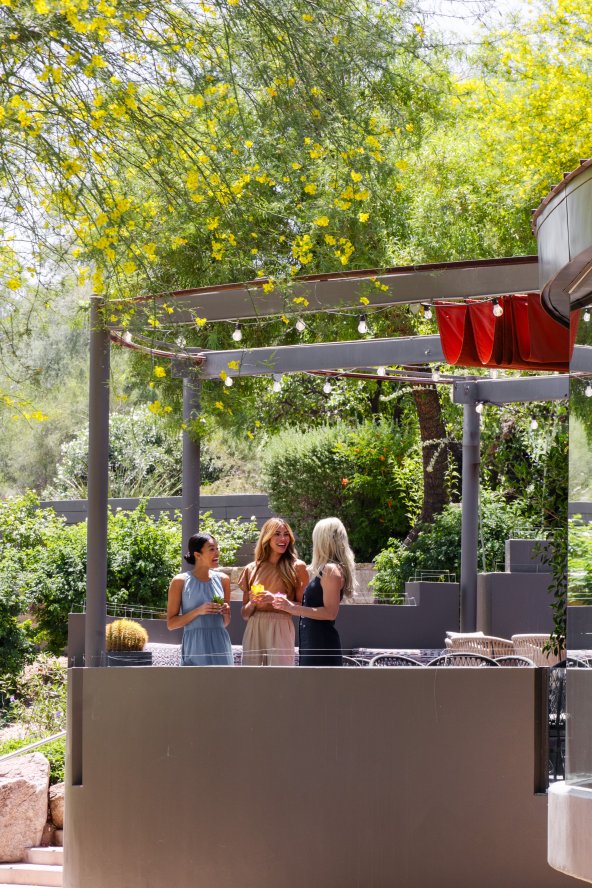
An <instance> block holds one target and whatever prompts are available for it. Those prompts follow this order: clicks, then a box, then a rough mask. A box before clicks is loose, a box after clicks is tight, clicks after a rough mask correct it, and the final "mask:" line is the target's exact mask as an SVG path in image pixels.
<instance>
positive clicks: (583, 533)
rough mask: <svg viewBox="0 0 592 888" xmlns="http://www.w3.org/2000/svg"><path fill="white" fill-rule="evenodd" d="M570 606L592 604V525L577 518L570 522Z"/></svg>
mask: <svg viewBox="0 0 592 888" xmlns="http://www.w3.org/2000/svg"><path fill="white" fill-rule="evenodd" d="M568 567H569V575H568V577H569V586H568V601H569V604H588V605H590V604H592V524H584V523H583V522H582V520H581V518H578V517H577V516H576V517H574V518H572V519H570V522H569V547H568Z"/></svg>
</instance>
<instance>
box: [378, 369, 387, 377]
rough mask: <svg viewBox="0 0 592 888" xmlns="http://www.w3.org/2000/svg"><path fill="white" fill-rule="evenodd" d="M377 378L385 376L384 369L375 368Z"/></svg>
mask: <svg viewBox="0 0 592 888" xmlns="http://www.w3.org/2000/svg"><path fill="white" fill-rule="evenodd" d="M376 375H377V376H386V367H377V368H376Z"/></svg>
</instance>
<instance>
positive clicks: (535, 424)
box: [530, 417, 539, 432]
mask: <svg viewBox="0 0 592 888" xmlns="http://www.w3.org/2000/svg"><path fill="white" fill-rule="evenodd" d="M538 427H539V424H538V422H537V420H536V419H534V417H533V418H532V419H531V420H530V429H531V431H533V432H534V431H536V429H538Z"/></svg>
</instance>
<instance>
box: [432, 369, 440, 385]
mask: <svg viewBox="0 0 592 888" xmlns="http://www.w3.org/2000/svg"><path fill="white" fill-rule="evenodd" d="M432 379H433V380H434V382H439V380H440V379H442V374H441V373H440V371H439V370H438V368H437V367H434V369H433V370H432Z"/></svg>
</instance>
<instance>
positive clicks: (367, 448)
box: [263, 422, 422, 561]
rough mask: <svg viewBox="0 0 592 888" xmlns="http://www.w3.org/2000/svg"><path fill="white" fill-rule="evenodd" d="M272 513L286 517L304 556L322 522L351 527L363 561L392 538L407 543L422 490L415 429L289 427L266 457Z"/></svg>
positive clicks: (370, 424)
mask: <svg viewBox="0 0 592 888" xmlns="http://www.w3.org/2000/svg"><path fill="white" fill-rule="evenodd" d="M263 467H264V476H265V482H266V487H267V490H268V493H269V500H270V505H271V507H272V509H273V510H274V511H275V512H277V513H279V514H281V515H283V516H285V518H286V519H287V520H288V521H289V522H290V524H291V525H292V527H293V529H294V531H295V533H296V536H297V538H298V550H299V552H300V554H301V555H302V556H303V557H304V558H309V557H310V554H311V534H312V529H313V527H314V525H315V523H316V522H317V521H318V520H319V519H320V518H326V517H327V516H329V515H336V516H337V517H338V518H341V520H342V521H343V522H344V524H345V526H346V527H347V530H348V533H349V537H350V542H351V545H352V548H353V550H354V553H355V555H356V559H357V560H358V561H371V560H372V558H373V557H374V556H375V555H376V553H377V552H379V551H380V550H381V549H382V548H383V547H384V546H385V545H386V544H387V541H388V540H389V538H391V537H403V536H405V534H406V533H407V532H408V530H409V527H410V519H411V516H412V515H413V514H415V513H416V511H417V507H418V503H419V502H420V498H421V491H422V474H421V454H420V451H419V448H418V446H417V437H416V434H415V430H407V429H405V428H401V427H399V426H393V425H391V424H389V423H387V422H378V423H373V422H368V423H365V424H363V425H360V426H357V427H353V428H352V427H350V426H345V425H335V426H330V427H329V426H326V427H322V428H318V429H289V430H286V431H284V432H282V433H280V434H278V435H277V436H276V437H274V438H273V439H272V441H271V442H270V443H269V445H268V447H267V449H266V451H265V453H264V461H263Z"/></svg>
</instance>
